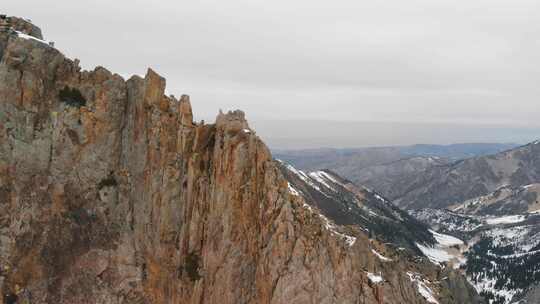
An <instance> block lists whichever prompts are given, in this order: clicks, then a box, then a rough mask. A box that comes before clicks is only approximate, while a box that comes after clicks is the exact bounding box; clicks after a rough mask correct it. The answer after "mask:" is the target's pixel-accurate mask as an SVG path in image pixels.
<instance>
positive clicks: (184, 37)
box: [4, 0, 540, 147]
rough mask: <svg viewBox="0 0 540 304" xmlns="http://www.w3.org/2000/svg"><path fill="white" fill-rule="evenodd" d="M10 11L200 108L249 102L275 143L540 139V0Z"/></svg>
mask: <svg viewBox="0 0 540 304" xmlns="http://www.w3.org/2000/svg"><path fill="white" fill-rule="evenodd" d="M4 13H7V14H9V15H17V16H22V17H25V18H29V19H32V21H33V22H34V23H35V24H36V25H38V26H39V27H41V28H42V30H43V34H44V36H45V39H47V40H52V41H55V43H56V46H57V48H58V49H60V50H61V51H62V52H64V53H65V54H66V55H67V56H68V57H71V58H79V59H80V60H81V65H82V67H83V68H85V69H93V68H94V67H95V66H97V65H101V66H104V67H106V68H108V69H109V70H111V71H113V72H116V73H119V74H121V75H131V74H144V73H145V72H146V69H147V68H148V67H152V68H153V69H154V70H156V71H157V72H158V73H159V74H161V75H162V76H164V77H165V78H166V79H167V92H168V93H170V94H174V95H176V96H180V95H181V94H188V95H190V96H191V98H192V104H193V110H194V114H195V117H196V119H198V120H200V119H205V120H207V121H213V119H214V118H215V116H216V114H217V113H218V111H219V109H223V110H232V109H242V110H244V111H245V112H246V114H247V118H248V119H249V121H250V122H251V125H252V126H253V127H254V128H255V129H256V130H257V131H258V133H259V134H260V135H261V136H262V137H263V138H265V139H266V140H267V141H268V143H269V145H270V146H273V147H275V146H290V147H296V146H306V147H309V146H315V145H318V146H324V147H341V146H350V147H356V146H373V145H396V144H399V145H401V144H403V143H405V144H414V143H427V144H430V143H433V144H438V143H455V142H518V143H524V142H527V141H529V140H534V139H536V138H538V137H540V131H539V130H540V120H539V119H538V117H540V107H539V106H538V100H537V99H538V97H539V96H540V88H539V87H538V83H539V81H540V65H538V64H537V63H538V62H539V59H540V43H538V42H537V41H538V39H536V37H537V33H538V32H539V31H540V6H539V5H537V3H536V1H532V0H517V1H512V2H508V1H501V0H494V1H487V0H468V1H464V0H461V1H450V0H443V1H437V2H433V1H427V0H412V1H409V2H403V1H398V0H389V1H385V2H359V1H348V0H347V1H346V0H339V1H337V2H336V1H334V2H327V1H321V0H315V1H305V0H296V1H274V2H264V1H256V0H255V1H253V0H252V1H243V0H242V1H241V0H235V1H227V2H223V1H208V0H206V1H204V0H203V1H183V2H182V3H178V2H176V1H160V2H157V3H153V4H152V5H148V3H146V2H144V1H125V0H122V1H114V2H110V1H102V0H100V1H92V2H91V3H78V2H73V1H66V0H60V1H56V2H55V5H51V6H43V5H42V2H41V1H37V0H21V1H17V2H8V3H6V4H5V5H4ZM282 121H284V122H285V123H281V122H282ZM298 121H307V122H310V123H308V125H309V127H307V126H306V127H302V126H298V124H297V123H295V122H298ZM373 124H374V125H376V126H374V125H373ZM419 124H420V125H423V126H424V127H426V128H428V129H431V130H424V129H422V128H421V127H420V126H419ZM283 125H285V126H287V127H284V126H283ZM351 126H352V127H351ZM325 128H327V129H330V130H332V132H333V133H329V132H327V131H326V130H325ZM351 128H352V129H351ZM355 128H358V129H355ZM365 128H368V129H369V130H365ZM295 129H298V130H295ZM368 131H369V132H368ZM536 134H538V135H536Z"/></svg>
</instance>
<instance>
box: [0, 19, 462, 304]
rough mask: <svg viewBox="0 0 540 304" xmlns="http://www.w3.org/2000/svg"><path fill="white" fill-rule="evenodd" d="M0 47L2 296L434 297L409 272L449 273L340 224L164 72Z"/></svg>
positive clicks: (252, 142)
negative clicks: (197, 115) (175, 88)
mask: <svg viewBox="0 0 540 304" xmlns="http://www.w3.org/2000/svg"><path fill="white" fill-rule="evenodd" d="M26 33H27V34H29V35H34V36H35V37H36V38H41V34H36V33H37V32H36V31H34V30H32V31H27V32H26ZM39 33H40V32H39ZM0 47H1V48H2V49H1V53H0V54H2V56H1V62H0V292H1V293H2V299H3V300H2V301H3V302H4V303H15V302H17V303H366V304H371V303H395V304H397V303H413V304H414V303H426V301H425V299H424V298H423V297H422V296H421V295H420V294H419V293H418V291H417V288H416V286H415V285H414V283H413V282H411V281H410V279H409V278H408V277H407V275H406V274H405V272H406V271H414V272H416V273H421V275H422V276H423V277H424V278H425V280H426V282H435V280H437V279H438V276H439V275H440V273H439V271H438V269H437V268H436V267H434V266H433V265H430V264H427V263H424V262H413V261H412V260H415V259H414V258H410V260H406V259H403V260H402V259H396V260H395V261H392V262H383V261H381V260H380V258H378V257H377V256H375V255H373V253H372V252H371V251H370V248H371V246H375V245H372V242H370V241H369V240H368V238H367V235H366V233H365V232H362V231H361V230H359V229H354V228H351V229H350V231H347V233H349V234H351V235H353V236H354V238H355V241H354V242H352V243H351V242H350V241H349V239H344V238H343V237H342V235H341V234H339V233H336V232H337V231H341V233H344V232H345V231H344V230H342V228H339V227H337V226H336V228H333V229H328V223H327V222H325V221H324V220H323V218H321V217H320V216H319V215H318V213H317V212H314V211H313V210H310V208H306V205H308V203H309V202H307V201H306V200H305V199H304V198H302V197H300V196H296V195H294V194H291V192H290V190H289V189H288V184H287V181H286V180H285V178H284V177H283V175H282V173H281V171H280V169H279V168H278V167H277V166H276V164H275V163H274V161H273V160H272V157H271V155H270V153H269V150H268V149H267V148H266V146H265V145H264V144H263V143H262V142H261V141H260V139H259V138H258V137H257V136H256V135H255V134H254V132H253V131H252V130H250V129H249V127H248V124H247V121H246V120H245V118H244V114H243V113H242V112H240V111H236V112H229V113H226V114H223V113H220V114H219V115H218V117H217V119H216V123H215V124H202V123H201V124H197V123H194V122H193V114H192V109H191V104H190V100H189V98H188V97H187V96H182V97H181V98H180V100H177V99H175V98H174V97H172V96H165V95H164V89H165V79H163V78H162V77H160V76H159V75H158V74H156V73H155V72H154V71H152V70H148V72H147V74H146V76H145V77H144V78H141V77H137V76H134V77H132V78H130V79H129V80H127V81H125V80H124V79H122V78H121V77H120V76H119V75H117V74H112V73H110V72H109V71H107V70H106V69H104V68H102V67H98V68H96V69H95V70H93V71H81V70H80V68H79V66H78V62H77V61H72V60H70V59H67V58H65V57H64V56H63V55H62V53H60V52H59V51H58V50H56V49H54V48H52V47H50V46H49V45H48V44H46V43H43V42H42V41H39V40H35V39H29V38H24V37H22V36H21V37H19V36H18V35H16V34H13V33H11V34H6V33H4V34H0ZM377 246H378V247H377V248H378V250H380V251H381V252H384V251H385V250H386V247H385V245H384V244H377ZM388 250H391V249H388ZM396 254H397V253H396ZM396 256H397V257H398V258H399V256H398V255H396ZM367 272H371V273H379V272H380V274H381V275H382V276H383V277H384V280H385V281H384V282H381V283H374V282H371V281H370V280H369V279H368V276H367ZM428 285H429V286H430V287H431V288H432V290H433V292H434V294H435V296H437V294H441V295H444V294H447V293H448V292H454V293H455V292H460V293H463V291H455V290H454V291H453V290H450V289H448V288H445V287H441V286H439V285H437V284H434V283H430V284H428ZM449 299H450V300H449ZM440 302H441V303H453V302H452V300H451V298H446V299H441V300H440ZM471 303H473V302H471Z"/></svg>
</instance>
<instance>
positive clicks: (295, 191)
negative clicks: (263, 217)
mask: <svg viewBox="0 0 540 304" xmlns="http://www.w3.org/2000/svg"><path fill="white" fill-rule="evenodd" d="M287 185H288V186H289V192H290V193H291V194H292V195H295V196H300V192H299V191H298V190H296V189H294V187H293V186H292V185H291V183H289V182H288V183H287Z"/></svg>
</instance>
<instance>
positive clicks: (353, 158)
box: [274, 143, 517, 199]
mask: <svg viewBox="0 0 540 304" xmlns="http://www.w3.org/2000/svg"><path fill="white" fill-rule="evenodd" d="M516 146H517V145H515V144H475V143H472V144H453V145H445V146H444V145H414V146H402V147H373V148H361V149H314V150H294V151H286V150H278V151H274V156H275V157H276V158H279V159H282V160H284V161H286V162H289V163H291V164H293V165H294V166H295V167H297V168H300V169H302V170H307V171H313V170H323V169H330V170H332V171H334V172H336V173H337V174H339V175H341V176H343V177H345V178H347V179H349V180H351V181H353V182H354V183H356V184H358V185H364V186H367V187H369V188H371V189H374V190H377V191H378V192H380V193H382V194H383V195H384V196H386V197H388V198H389V199H394V198H398V197H400V196H402V195H403V194H404V193H406V192H407V191H408V190H409V189H410V188H411V187H414V186H415V181H416V179H417V177H418V176H419V175H422V174H423V173H424V171H426V170H428V169H431V168H433V167H441V166H442V167H444V166H446V165H448V164H451V163H453V162H455V161H456V160H459V159H462V158H466V157H472V156H481V155H488V154H495V153H498V152H501V151H505V150H508V149H511V148H514V147H516Z"/></svg>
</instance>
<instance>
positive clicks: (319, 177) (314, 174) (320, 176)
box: [309, 171, 337, 192]
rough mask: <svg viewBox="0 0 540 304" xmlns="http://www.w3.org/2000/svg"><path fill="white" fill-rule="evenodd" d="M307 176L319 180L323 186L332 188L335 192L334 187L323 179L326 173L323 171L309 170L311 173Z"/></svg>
mask: <svg viewBox="0 0 540 304" xmlns="http://www.w3.org/2000/svg"><path fill="white" fill-rule="evenodd" d="M309 176H310V177H312V178H313V179H315V180H316V181H317V182H319V183H320V184H322V185H323V186H325V187H326V188H328V189H330V190H332V191H334V192H337V191H336V189H334V188H333V187H332V186H330V185H329V184H328V183H327V182H326V180H325V177H326V173H325V172H324V171H316V172H311V173H309Z"/></svg>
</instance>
